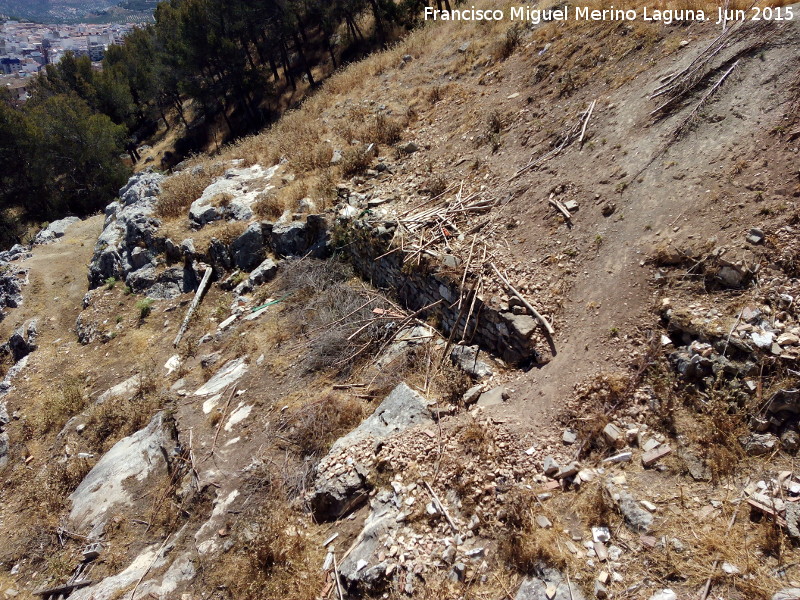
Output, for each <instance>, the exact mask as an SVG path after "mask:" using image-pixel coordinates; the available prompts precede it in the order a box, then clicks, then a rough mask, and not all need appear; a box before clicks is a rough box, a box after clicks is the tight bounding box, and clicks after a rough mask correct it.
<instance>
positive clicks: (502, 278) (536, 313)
mask: <svg viewBox="0 0 800 600" xmlns="http://www.w3.org/2000/svg"><path fill="white" fill-rule="evenodd" d="M489 266H490V267H492V269H494V272H495V273H497V276H498V277H499V278H500V281H502V282H503V284H504V285H505V286H506V287H507V288H508V291H510V292H511V293H512V294H514V295H515V296H516V297H517V298H519V300H520V302H522V304H523V305H524V306H525V308H527V309H528V310H529V311H530V312H531V314H532V315H533V316H534V317H536V318H537V319H538V320H539V322H540V323H541V324H542V325H543V326H544V328H545V329H546V330H547V333H548V334H550V335H551V336H553V335H555V334H556V332H555V330H554V329H553V327H552V326H551V325H550V323H549V322H548V321H547V319H545V318H544V317H543V316H542V315H541V314H539V311H537V310H536V309H535V308H533V306H531V303H530V302H528V301H527V300H526V299H525V298H524V297H523V296H522V294H520V293H519V292H518V291H517V290H516V288H515V287H514V286H513V285H511V283H510V282H509V281H508V279H506V278H505V276H504V275H503V274H502V273H501V272H500V270H499V269H498V268H497V266H496V265H495V264H494V263H490V264H489Z"/></svg>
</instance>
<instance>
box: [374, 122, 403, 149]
mask: <svg viewBox="0 0 800 600" xmlns="http://www.w3.org/2000/svg"><path fill="white" fill-rule="evenodd" d="M404 128H405V126H404V124H403V123H401V122H400V121H399V120H397V119H392V118H390V117H387V116H386V115H383V114H379V115H377V116H376V117H375V123H374V124H373V126H372V127H371V131H369V135H368V137H367V140H368V141H370V142H373V143H375V144H384V145H387V146H391V145H392V144H396V143H397V142H399V141H400V140H401V139H403V129H404Z"/></svg>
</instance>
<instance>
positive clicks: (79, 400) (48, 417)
mask: <svg viewBox="0 0 800 600" xmlns="http://www.w3.org/2000/svg"><path fill="white" fill-rule="evenodd" d="M86 403H87V398H86V394H85V390H84V379H83V378H82V377H80V376H72V377H66V378H65V379H64V381H63V382H62V383H61V385H60V386H59V387H58V388H57V389H56V390H54V391H52V392H51V393H49V394H47V395H46V396H45V398H44V399H43V402H42V405H41V407H40V409H39V411H38V415H37V417H36V420H37V427H36V428H37V429H38V430H39V431H40V432H42V433H46V432H48V431H51V430H53V429H60V428H61V427H63V426H64V423H66V422H67V419H69V418H70V417H72V416H74V415H76V414H78V413H79V412H80V411H82V410H83V409H84V407H85V406H86Z"/></svg>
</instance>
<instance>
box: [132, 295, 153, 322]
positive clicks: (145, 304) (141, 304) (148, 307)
mask: <svg viewBox="0 0 800 600" xmlns="http://www.w3.org/2000/svg"><path fill="white" fill-rule="evenodd" d="M153 303H154V300H153V299H152V298H144V299H142V300H139V301H138V302H137V303H136V310H137V311H138V313H139V318H140V319H142V320H144V319H146V318H147V317H149V316H150V313H151V312H153Z"/></svg>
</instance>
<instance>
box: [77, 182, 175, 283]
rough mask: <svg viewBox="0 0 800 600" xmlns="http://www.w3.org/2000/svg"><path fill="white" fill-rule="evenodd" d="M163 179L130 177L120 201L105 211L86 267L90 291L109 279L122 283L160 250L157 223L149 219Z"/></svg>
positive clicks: (121, 193) (154, 219)
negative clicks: (101, 229) (99, 231)
mask: <svg viewBox="0 0 800 600" xmlns="http://www.w3.org/2000/svg"><path fill="white" fill-rule="evenodd" d="M163 179H164V178H163V176H162V175H158V174H156V173H148V172H144V173H139V174H137V175H134V176H133V177H131V178H130V180H129V181H128V183H127V185H126V186H125V187H123V188H122V189H121V190H120V200H119V201H118V202H112V203H111V204H109V205H108V207H106V221H105V227H104V229H103V232H102V233H101V234H100V237H99V238H98V239H97V243H96V244H95V248H94V255H93V256H92V260H91V261H90V263H89V274H88V277H89V287H90V288H96V287H98V286H100V285H102V284H103V283H104V282H105V281H106V280H107V279H109V278H111V277H115V278H116V279H118V280H125V278H126V277H127V276H128V274H129V273H130V272H132V271H134V270H136V269H140V268H143V267H145V265H148V264H150V262H151V261H152V254H151V253H152V252H153V251H157V250H158V249H159V248H161V249H163V246H164V243H163V240H161V241H159V240H158V239H157V231H158V228H159V227H160V225H161V221H159V220H158V219H156V218H155V217H154V216H153V214H154V212H155V204H156V201H157V196H158V194H159V193H160V186H161V181H163Z"/></svg>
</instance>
